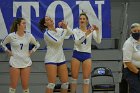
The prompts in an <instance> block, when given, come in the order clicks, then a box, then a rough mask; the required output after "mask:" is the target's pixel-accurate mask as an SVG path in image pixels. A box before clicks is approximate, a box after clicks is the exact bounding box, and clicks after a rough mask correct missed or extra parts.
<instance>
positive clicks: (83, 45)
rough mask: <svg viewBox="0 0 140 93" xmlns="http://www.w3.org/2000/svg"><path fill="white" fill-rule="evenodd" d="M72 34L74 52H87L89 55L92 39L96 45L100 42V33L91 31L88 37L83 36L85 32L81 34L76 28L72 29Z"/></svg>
mask: <svg viewBox="0 0 140 93" xmlns="http://www.w3.org/2000/svg"><path fill="white" fill-rule="evenodd" d="M73 34H74V36H73V37H74V41H75V43H74V50H77V51H80V52H87V53H91V42H92V37H93V38H94V39H95V41H96V42H97V43H100V42H101V39H102V34H101V32H100V31H99V32H97V31H93V32H92V33H90V34H89V35H88V36H86V35H85V32H83V31H82V30H81V29H79V28H76V29H73Z"/></svg>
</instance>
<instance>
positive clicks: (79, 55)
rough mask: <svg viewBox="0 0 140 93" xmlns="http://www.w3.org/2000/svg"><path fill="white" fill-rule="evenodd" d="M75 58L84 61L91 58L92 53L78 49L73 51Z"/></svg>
mask: <svg viewBox="0 0 140 93" xmlns="http://www.w3.org/2000/svg"><path fill="white" fill-rule="evenodd" d="M72 57H73V58H76V59H77V60H79V61H80V62H84V61H85V60H87V59H90V58H91V53H86V52H80V51H77V50H74V51H73V56H72Z"/></svg>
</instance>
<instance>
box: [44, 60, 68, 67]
mask: <svg viewBox="0 0 140 93" xmlns="http://www.w3.org/2000/svg"><path fill="white" fill-rule="evenodd" d="M65 63H66V61H64V62H61V63H54V62H48V63H45V64H52V65H56V66H60V65H63V64H65Z"/></svg>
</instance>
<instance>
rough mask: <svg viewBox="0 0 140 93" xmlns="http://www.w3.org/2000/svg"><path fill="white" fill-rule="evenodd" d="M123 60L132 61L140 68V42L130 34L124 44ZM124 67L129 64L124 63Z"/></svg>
mask: <svg viewBox="0 0 140 93" xmlns="http://www.w3.org/2000/svg"><path fill="white" fill-rule="evenodd" d="M122 50H123V62H124V63H125V62H132V63H133V64H134V65H135V66H136V67H138V68H140V42H138V41H136V40H135V39H133V37H132V36H130V37H129V38H128V39H127V40H126V41H125V43H124V45H123V49H122ZM124 67H125V68H126V67H127V66H126V65H125V64H124Z"/></svg>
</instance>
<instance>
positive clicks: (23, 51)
mask: <svg viewBox="0 0 140 93" xmlns="http://www.w3.org/2000/svg"><path fill="white" fill-rule="evenodd" d="M8 43H10V45H11V52H12V55H13V56H11V57H10V61H9V63H10V65H11V66H12V67H15V68H24V67H27V66H31V64H32V61H31V59H30V57H29V44H30V43H32V44H34V45H35V47H34V48H33V49H32V50H33V51H36V50H37V49H38V48H39V46H40V44H39V43H38V42H37V41H36V40H35V38H34V37H33V35H32V34H30V33H28V32H26V33H25V34H24V36H22V37H20V36H18V35H17V34H16V33H15V32H13V33H10V34H9V35H8V36H7V37H6V38H5V39H4V40H3V41H2V42H1V44H2V46H3V48H4V50H5V51H6V50H7V49H8V48H7V47H6V44H8Z"/></svg>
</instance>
